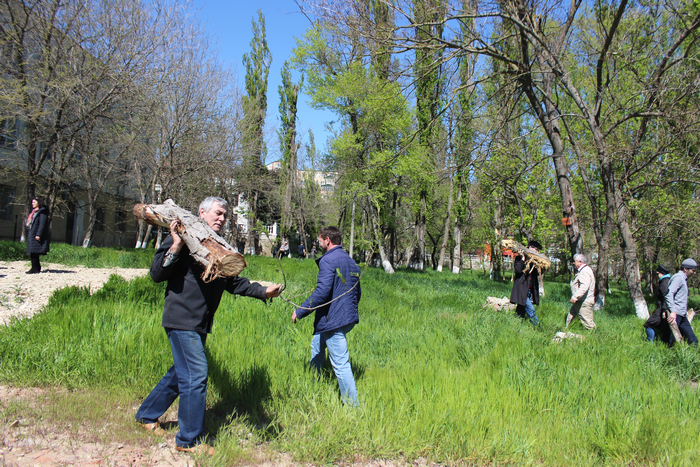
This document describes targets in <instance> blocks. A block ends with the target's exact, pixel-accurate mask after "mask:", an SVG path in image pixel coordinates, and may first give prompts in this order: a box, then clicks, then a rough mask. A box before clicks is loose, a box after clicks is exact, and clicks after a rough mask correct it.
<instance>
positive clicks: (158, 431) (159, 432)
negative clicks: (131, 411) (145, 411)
mask: <svg viewBox="0 0 700 467" xmlns="http://www.w3.org/2000/svg"><path fill="white" fill-rule="evenodd" d="M139 426H140V427H141V428H143V429H144V430H146V431H150V432H151V433H153V434H154V435H156V436H165V430H164V429H162V428H161V427H160V425H158V422H153V423H139Z"/></svg>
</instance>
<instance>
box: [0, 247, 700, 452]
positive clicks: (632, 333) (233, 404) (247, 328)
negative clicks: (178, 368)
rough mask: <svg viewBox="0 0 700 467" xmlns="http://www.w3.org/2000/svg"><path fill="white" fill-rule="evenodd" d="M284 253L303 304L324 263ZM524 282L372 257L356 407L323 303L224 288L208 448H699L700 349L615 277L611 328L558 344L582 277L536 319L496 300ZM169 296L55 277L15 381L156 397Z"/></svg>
mask: <svg viewBox="0 0 700 467" xmlns="http://www.w3.org/2000/svg"><path fill="white" fill-rule="evenodd" d="M247 259H248V261H249V266H248V267H247V268H246V271H245V274H246V275H247V276H248V277H250V278H253V279H258V280H271V281H281V276H280V274H279V273H278V272H277V271H276V268H277V263H276V261H273V260H271V259H269V258H247ZM283 264H284V268H285V272H286V275H287V281H288V289H287V291H286V292H285V296H287V297H288V298H291V297H293V296H296V297H297V298H296V299H295V300H294V301H296V302H297V303H300V302H301V301H302V300H303V298H304V297H305V295H306V294H307V293H308V292H309V291H310V290H311V289H312V288H313V286H314V285H315V280H316V272H317V269H316V266H315V264H314V263H313V262H312V261H300V260H284V263H283ZM510 287H511V284H510V283H509V282H507V283H493V282H490V281H488V280H487V279H485V278H484V277H483V275H482V274H481V273H475V274H473V275H472V274H469V273H464V274H460V275H452V274H449V273H442V274H438V273H434V272H427V273H416V272H411V271H399V272H397V273H396V274H394V275H386V274H384V273H383V272H382V271H381V270H377V269H369V270H367V271H366V272H365V273H364V275H363V276H362V301H361V304H360V316H361V317H360V319H361V321H360V324H359V325H358V326H356V327H355V329H354V330H353V331H352V332H351V333H350V334H349V345H350V352H351V360H352V365H353V369H354V373H355V376H356V379H357V385H358V391H359V394H360V402H361V407H360V408H359V409H349V408H345V407H343V406H342V405H341V404H340V402H339V400H338V394H337V383H336V381H335V378H334V377H333V376H332V371H330V367H329V366H328V368H327V370H328V371H327V373H326V374H325V375H324V377H323V378H322V379H321V381H320V382H315V381H314V378H313V375H312V374H311V373H310V372H309V370H308V369H307V361H308V358H309V343H310V339H311V334H312V330H313V319H312V318H307V319H305V320H302V321H301V322H300V323H298V324H296V325H293V324H292V323H291V319H290V315H291V313H292V311H293V307H291V306H290V305H288V304H286V303H285V302H283V301H281V300H278V299H276V300H275V301H273V303H272V304H271V305H265V304H264V303H262V302H260V301H257V300H254V299H248V298H234V297H231V296H229V295H225V297H224V299H223V300H222V303H221V307H220V308H219V311H218V312H217V316H216V320H215V325H214V332H213V335H212V336H210V337H209V339H208V341H207V348H208V349H207V350H208V353H209V365H210V366H209V373H210V390H209V394H208V399H209V400H208V402H209V406H210V410H208V417H207V428H208V432H209V433H210V434H211V435H212V436H215V437H216V445H217V447H218V448H219V451H218V453H217V455H216V456H215V457H214V458H213V459H211V460H208V461H205V462H206V463H207V465H231V464H235V463H239V464H240V463H249V462H250V459H252V457H251V456H252V455H253V454H251V453H252V452H253V451H252V449H253V446H255V445H258V444H260V443H262V446H264V449H266V450H270V451H272V452H274V451H283V452H289V453H291V454H292V455H293V456H294V458H295V459H296V460H298V461H301V462H313V463H316V464H337V463H352V462H355V461H362V460H366V459H370V458H371V459H382V458H388V459H398V460H401V461H407V462H411V461H413V460H415V459H417V458H423V459H425V460H427V461H428V462H437V463H447V464H464V465H557V466H560V465H582V466H587V465H590V466H594V465H595V466H598V465H679V466H683V465H688V466H690V465H698V463H700V447H699V446H700V442H699V441H700V424H698V418H699V417H700V398H698V392H697V389H696V388H695V387H694V385H693V384H691V382H692V381H696V380H697V379H698V377H700V355H699V354H698V351H697V349H694V348H688V347H687V346H686V345H685V344H682V345H677V346H676V347H674V348H673V349H667V348H665V347H664V346H662V345H652V344H649V343H647V342H645V341H644V338H643V330H642V325H641V324H642V323H641V322H640V321H639V320H638V319H637V318H636V317H635V316H634V308H633V306H632V303H631V302H630V300H629V297H628V295H627V294H626V293H624V292H621V291H616V290H613V294H611V295H610V296H609V297H608V301H607V304H606V309H605V311H603V312H600V313H597V314H596V316H595V320H596V323H597V325H598V329H597V330H596V331H593V332H586V331H584V330H583V329H582V327H581V326H580V325H579V324H576V325H575V328H574V329H573V331H574V332H578V333H581V334H584V335H585V336H586V337H585V339H584V341H583V342H582V343H578V342H564V343H562V344H554V343H552V337H553V335H554V333H555V332H557V331H559V330H562V328H563V323H564V317H565V315H566V313H567V311H568V299H569V290H568V284H560V283H550V282H547V283H546V286H545V287H546V296H545V297H544V298H543V299H542V302H541V304H540V306H538V307H537V311H538V316H539V317H540V320H541V326H540V327H539V328H532V327H531V326H530V325H529V324H528V323H526V322H523V321H521V320H520V319H519V318H517V317H516V316H514V315H513V314H505V313H495V312H493V311H490V310H488V309H484V308H482V304H483V303H484V301H485V299H486V297H487V296H499V297H502V296H507V295H508V294H509V293H510ZM162 297H163V285H162V284H153V283H152V282H150V280H149V279H148V278H142V279H136V280H133V281H131V282H124V281H123V280H121V279H119V278H117V277H113V278H112V279H111V280H110V282H108V284H107V285H106V286H105V288H104V289H103V290H101V291H100V292H98V293H95V294H93V295H90V294H89V293H88V291H87V290H84V289H76V288H73V289H65V290H63V291H60V292H57V293H56V294H55V296H54V297H53V298H52V300H51V302H50V303H49V305H48V306H47V308H46V310H45V311H44V313H42V314H40V315H37V316H36V317H34V318H33V319H31V320H28V321H21V322H15V323H13V325H12V326H10V327H7V328H2V329H0V361H1V362H2V364H1V365H0V380H2V381H4V382H6V383H7V382H9V383H13V384H24V385H59V386H64V387H68V388H90V390H94V389H96V388H101V389H102V390H105V391H115V392H119V393H120V394H121V393H124V392H126V395H125V396H124V397H127V398H128V397H131V398H133V400H134V401H135V400H137V399H139V398H142V397H145V395H146V394H147V393H148V391H149V390H150V389H151V388H152V386H153V385H155V383H156V382H157V380H158V378H159V377H160V376H161V375H162V374H163V373H164V372H165V371H166V369H167V367H168V366H169V365H170V364H171V356H170V349H169V346H168V342H167V339H166V337H165V333H164V332H163V330H162V328H161V327H160V319H161V313H162V303H163V298H162ZM135 404H136V403H134V405H135ZM248 433H251V438H250V439H248ZM154 442H156V441H154Z"/></svg>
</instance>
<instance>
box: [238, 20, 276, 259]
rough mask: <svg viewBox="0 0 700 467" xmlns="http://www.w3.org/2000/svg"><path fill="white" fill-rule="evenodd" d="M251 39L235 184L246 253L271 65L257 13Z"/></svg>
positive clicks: (258, 191) (259, 180)
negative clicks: (242, 204)
mask: <svg viewBox="0 0 700 467" xmlns="http://www.w3.org/2000/svg"><path fill="white" fill-rule="evenodd" d="M251 30H252V32H253V38H252V39H251V40H250V52H249V53H246V54H244V55H243V65H244V66H245V70H246V74H245V90H246V95H245V96H243V127H242V129H241V130H242V138H243V152H244V154H245V155H244V158H243V164H242V165H241V170H240V171H239V174H238V179H237V180H236V182H237V184H238V185H239V186H240V188H241V189H242V191H243V192H244V193H245V196H246V199H247V200H248V240H247V245H246V249H247V251H248V252H251V253H255V252H257V245H256V243H257V235H256V234H255V224H256V218H257V210H258V204H259V202H260V197H261V196H262V193H263V192H264V189H263V186H264V179H266V178H267V177H266V175H267V174H266V169H265V158H266V156H267V147H266V145H265V138H264V136H265V135H264V129H265V116H266V115H267V79H268V75H269V74H270V65H271V64H272V53H270V49H268V47H267V35H266V31H265V16H264V15H263V13H262V10H258V20H257V22H256V21H255V19H253V21H252V28H251Z"/></svg>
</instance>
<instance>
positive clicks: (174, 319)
mask: <svg viewBox="0 0 700 467" xmlns="http://www.w3.org/2000/svg"><path fill="white" fill-rule="evenodd" d="M227 211H228V203H227V202H226V200H224V199H222V198H217V197H209V198H207V199H205V200H204V201H202V204H200V206H199V217H200V218H201V219H203V220H204V221H205V222H206V224H207V225H208V226H209V227H211V229H212V230H213V231H214V237H218V233H219V232H220V231H221V228H222V227H223V225H224V222H225V220H226V213H227ZM187 214H189V215H190V216H191V214H190V213H187ZM180 224H181V222H180V220H178V219H175V220H172V221H171V223H170V236H169V237H168V238H166V239H165V241H164V242H163V244H162V246H161V247H160V249H158V251H157V252H156V254H155V256H154V258H153V263H152V264H151V278H152V279H153V281H154V282H163V281H167V282H168V286H167V288H166V289H165V306H164V308H163V321H162V326H163V327H164V328H165V332H166V334H167V335H168V340H169V341H170V347H171V350H172V354H173V365H172V366H171V367H170V369H169V370H168V371H167V373H166V374H165V376H163V378H162V379H161V380H160V382H159V383H158V384H157V385H156V387H155V388H154V389H153V391H151V393H150V394H149V395H148V397H146V399H145V400H144V401H143V404H141V407H139V410H138V411H137V412H136V421H137V422H138V423H139V424H140V425H141V426H142V427H143V428H144V429H146V430H148V431H151V432H152V433H154V434H157V435H159V436H163V435H164V434H165V432H164V431H163V429H162V428H160V427H159V425H158V419H159V418H160V417H161V416H162V415H163V414H164V413H165V411H166V410H168V408H169V407H170V406H171V405H172V403H173V402H175V399H177V398H178V396H179V397H180V404H179V408H178V414H177V419H178V424H179V428H180V431H179V432H178V433H177V435H176V436H175V445H176V449H177V450H178V451H184V452H189V453H195V454H204V453H207V454H209V455H213V454H214V449H213V448H210V447H209V446H207V445H206V444H205V443H204V442H203V439H202V437H203V436H204V411H205V407H206V401H207V376H208V371H209V370H208V364H207V356H206V354H205V352H204V343H205V342H206V339H207V334H208V333H210V332H211V328H212V324H213V321H214V313H216V309H217V308H218V307H219V302H220V301H221V296H222V295H223V293H224V290H225V291H227V292H229V293H232V294H236V295H244V296H248V297H255V298H258V299H260V300H265V299H267V298H272V297H277V296H279V294H280V284H272V285H270V286H268V287H267V288H266V287H264V286H262V285H260V284H258V283H255V282H250V281H249V280H248V279H246V278H244V277H239V276H237V275H236V276H225V275H220V274H218V273H217V274H215V275H214V277H213V278H212V277H211V275H210V274H207V270H208V269H211V267H207V268H205V266H204V265H203V264H202V263H201V262H199V261H198V260H197V259H196V258H195V257H194V256H193V252H191V251H190V249H189V248H188V246H187V245H186V244H185V240H183V237H185V238H187V237H189V234H188V232H186V231H183V230H182V226H181V225H180ZM191 228H192V227H191ZM181 235H182V236H181ZM212 264H214V260H213V259H212V261H211V262H210V266H211V265H212ZM243 264H245V263H243ZM241 269H242V268H241Z"/></svg>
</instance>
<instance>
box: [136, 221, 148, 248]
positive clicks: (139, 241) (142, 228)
mask: <svg viewBox="0 0 700 467" xmlns="http://www.w3.org/2000/svg"><path fill="white" fill-rule="evenodd" d="M138 226H139V229H138V231H137V233H136V246H135V247H134V248H141V244H142V243H143V237H144V235H145V233H146V223H145V222H144V221H142V220H141V219H139V221H138Z"/></svg>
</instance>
